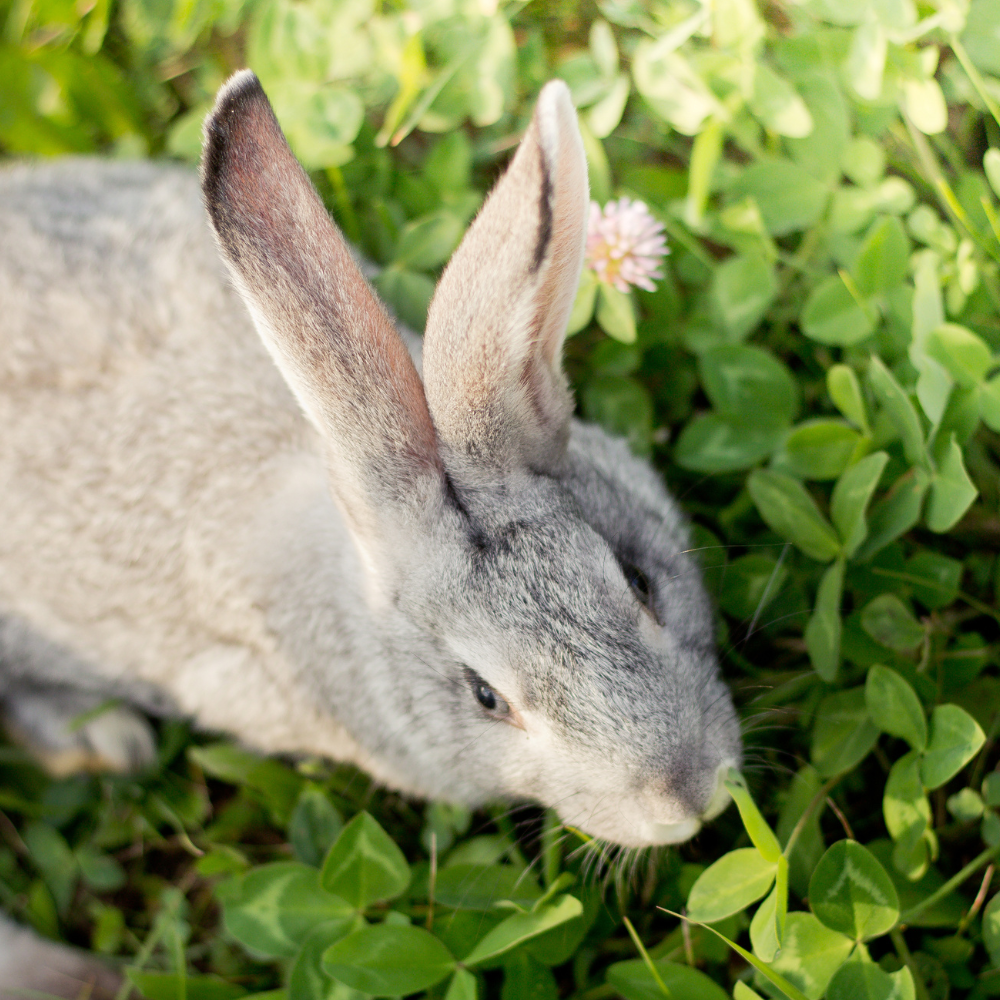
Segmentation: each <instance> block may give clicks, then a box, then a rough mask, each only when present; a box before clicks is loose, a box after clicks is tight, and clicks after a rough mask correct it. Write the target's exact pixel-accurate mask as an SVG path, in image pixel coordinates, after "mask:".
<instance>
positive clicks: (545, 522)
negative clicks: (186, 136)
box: [0, 71, 741, 994]
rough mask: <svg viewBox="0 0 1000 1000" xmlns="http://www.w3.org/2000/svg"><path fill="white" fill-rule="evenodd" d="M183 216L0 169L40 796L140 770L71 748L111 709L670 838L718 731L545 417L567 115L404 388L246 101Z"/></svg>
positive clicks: (1, 627) (690, 610) (302, 180)
mask: <svg viewBox="0 0 1000 1000" xmlns="http://www.w3.org/2000/svg"><path fill="white" fill-rule="evenodd" d="M201 188H202V193H203V197H204V205H205V206H207V209H208V218H209V222H210V226H209V225H206V222H205V212H204V207H203V205H202V199H201V197H199V191H198V184H197V179H196V178H194V177H193V176H191V175H190V174H189V173H188V172H187V171H186V170H184V169H182V168H179V167H172V166H165V165H156V164H150V163H130V164H125V163H111V162H97V161H64V162H61V163H55V164H52V165H47V166H41V165H33V166H15V167H13V168H10V169H7V170H6V171H5V172H4V173H2V174H0V232H2V233H3V239H2V242H0V301H2V302H3V311H2V314H0V387H2V392H0V425H2V427H3V434H2V435H0V482H2V483H3V484H4V487H3V493H2V495H0V693H2V697H3V701H4V707H5V712H6V717H7V720H8V725H9V728H10V730H11V731H12V732H13V733H14V734H16V735H17V736H19V737H20V738H21V739H22V740H23V741H24V742H26V743H28V744H29V745H31V746H32V747H33V748H35V749H36V750H37V752H39V753H40V754H41V756H42V757H43V758H44V759H45V760H46V761H47V763H48V765H49V767H50V768H51V769H53V770H54V771H57V772H59V771H62V772H67V771H69V770H73V769H78V768H81V767H110V768H117V769H120V770H124V769H129V768H135V767H141V766H142V765H143V764H144V763H145V762H146V761H147V760H148V759H149V758H150V757H151V755H152V753H153V743H152V740H151V737H150V733H149V729H148V725H147V724H146V723H145V721H144V720H143V718H142V716H141V715H140V714H138V713H136V712H135V711H133V709H131V708H128V707H116V708H112V709H109V710H106V711H103V712H99V713H97V714H95V715H94V716H93V717H92V718H90V720H89V721H88V722H87V723H86V724H85V725H83V726H82V727H75V728H72V727H69V725H68V724H69V723H70V722H71V720H73V719H75V718H77V717H78V716H79V715H80V713H82V712H85V711H86V710H87V709H89V708H92V707H93V706H95V705H99V704H101V703H102V702H103V701H105V700H106V699H108V698H109V697H115V698H121V699H122V700H124V701H127V702H130V703H132V704H134V705H136V706H138V707H139V708H141V709H144V710H145V711H147V712H151V713H153V714H182V715H185V716H189V717H191V718H193V719H194V720H195V721H196V723H197V724H198V725H199V726H202V727H204V728H206V729H214V730H223V731H226V732H229V733H232V734H234V735H235V736H236V737H238V738H239V739H240V740H242V741H243V742H245V743H246V744H248V745H250V746H253V747H257V748H260V749H261V750H264V751H268V752H281V753H293V754H294V753H310V754H323V755H327V756H330V757H333V758H336V759H338V760H345V761H353V762H354V763H356V764H357V765H359V766H360V767H362V768H364V769H365V770H367V771H368V772H369V773H371V774H372V775H373V776H374V777H375V778H376V779H377V780H378V781H380V782H382V783H384V784H386V785H389V786H391V787H394V788H398V789H400V790H402V791H404V792H406V793H409V794H413V795H417V796H423V797H433V798H442V799H447V800H451V801H454V802H462V803H466V804H468V805H477V804H480V803H483V802H485V801H487V800H490V799H496V798H508V799H520V800H524V799H529V800H535V801H538V802H541V803H543V804H545V805H550V806H554V807H555V808H556V809H557V810H558V812H559V815H560V816H561V818H562V819H563V821H564V822H565V823H567V824H569V825H571V826H574V827H578V828H579V829H582V830H584V831H586V832H588V833H590V834H592V835H594V836H597V837H600V838H605V839H607V840H609V841H613V842H616V843H620V844H625V845H633V846H641V845H647V844H657V843H672V842H677V841H681V840H685V839H687V838H688V837H690V836H692V835H693V834H694V833H695V832H697V830H698V829H699V827H700V825H701V823H702V821H703V820H705V819H708V818H711V817H712V816H714V815H715V814H717V813H718V812H719V811H720V810H721V809H722V808H724V806H725V804H726V803H727V801H728V796H727V794H726V792H725V789H724V788H723V786H722V781H721V777H722V775H723V774H724V773H725V770H726V769H727V768H728V767H729V766H731V765H734V764H735V765H738V762H739V760H740V753H741V751H740V735H739V725H738V721H737V718H736V715H735V712H734V709H733V706H732V702H731V700H730V697H729V694H728V691H727V690H726V688H725V686H724V684H723V683H722V681H721V679H720V678H719V675H718V668H717V663H716V658H715V653H714V649H713V641H712V637H713V622H712V614H711V610H710V606H709V602H708V600H707V598H706V596H705V592H704V590H703V588H702V584H701V581H700V576H699V572H698V569H697V568H696V565H695V563H694V562H693V560H692V558H691V556H690V555H688V554H687V551H686V550H687V549H688V548H689V542H688V535H687V531H686V528H685V526H684V524H683V521H682V517H681V515H680V513H679V511H678V509H677V507H676V506H675V504H674V503H673V502H672V500H671V499H670V498H669V496H668V495H667V493H666V492H665V491H664V489H663V486H662V484H661V482H660V480H659V478H658V477H657V476H656V474H655V473H654V472H653V471H652V470H651V468H650V467H649V466H648V465H647V464H646V463H644V462H642V461H640V460H639V459H636V458H635V457H633V456H632V455H631V454H630V453H629V452H628V450H627V448H626V446H625V445H624V443H623V442H621V441H619V440H615V439H612V438H610V437H608V436H607V435H606V434H605V433H604V432H603V431H601V430H599V429H597V428H595V427H592V426H587V425H585V424H581V423H578V422H576V421H574V420H572V419H571V413H572V409H573V406H572V399H571V395H570V393H569V391H568V388H567V383H566V379H565V377H564V375H563V372H562V369H561V363H560V355H561V348H562V341H563V337H564V332H565V328H566V325H567V320H568V316H569V312H570V309H571V306H572V303H573V299H574V294H575V290H576V285H577V280H578V276H579V273H580V268H581V265H582V260H583V249H584V242H585V237H586V220H587V207H588V188H587V168H586V161H585V158H584V153H583V146H582V143H581V140H580V135H579V131H578V127H577V123H576V114H575V111H574V109H573V106H572V103H571V101H570V97H569V92H568V90H567V88H566V87H565V85H563V84H562V83H560V82H558V81H556V82H553V83H550V84H548V85H547V86H546V87H545V88H544V89H543V90H542V92H541V95H540V97H539V100H538V105H537V108H536V111H535V115H534V118H533V120H532V122H531V125H530V127H529V129H528V132H527V134H526V136H525V138H524V140H523V142H522V143H521V146H520V148H519V149H518V151H517V153H516V155H515V156H514V159H513V161H512V163H511V165H510V167H509V169H508V170H507V172H506V174H505V175H504V176H503V178H502V179H501V180H500V181H499V183H498V184H497V186H496V187H495V189H494V190H493V192H492V194H491V195H490V197H489V198H488V200H487V202H486V204H485V206H484V208H483V209H482V211H481V212H480V214H479V216H478V217H477V218H476V220H475V221H474V222H473V224H472V226H471V228H470V229H469V232H468V233H467V235H466V237H465V239H464V240H463V242H462V244H461V246H460V247H459V249H458V250H457V251H456V252H455V254H454V256H453V258H452V260H451V262H450V263H449V265H448V267H447V268H446V270H445V272H444V274H443V276H442V278H441V280H440V282H439V284H438V287H437V291H436V293H435V296H434V299H433V302H432V304H431V307H430V312H429V316H428V322H427V332H426V335H425V337H424V341H423V358H422V378H421V375H420V374H418V368H417V364H419V363H420V362H419V359H418V361H417V362H415V361H414V360H413V358H412V357H411V354H410V352H409V351H408V350H407V348H406V346H405V345H404V342H403V340H402V339H401V337H400V334H399V333H398V331H397V330H396V328H395V327H394V325H393V323H392V321H391V320H390V319H389V318H388V316H387V315H386V313H385V311H384V310H383V308H382V307H381V305H380V304H379V303H378V301H377V300H376V298H375V296H374V295H373V293H372V292H371V290H370V288H369V287H368V285H367V284H366V282H365V280H364V278H363V277H362V275H361V273H360V271H359V269H358V266H357V265H356V263H355V261H354V259H353V257H352V255H351V252H350V250H349V249H348V247H347V245H346V244H345V242H344V240H343V238H342V237H341V235H340V234H339V232H338V231H337V229H336V227H335V226H334V225H333V224H332V222H331V221H330V219H329V217H328V216H327V214H326V212H325V210H324V208H323V206H322V203H321V202H320V199H319V197H318V196H317V194H316V192H315V190H314V189H313V187H312V185H311V184H310V182H309V180H308V178H307V176H306V174H305V173H304V172H303V170H302V168H301V167H300V166H299V164H298V163H297V162H296V161H295V159H294V157H293V156H292V154H291V152H290V151H289V149H288V146H287V144H286V143H285V140H284V137H283V136H282V133H281V130H280V128H279V126H278V123H277V121H276V120H275V118H274V115H273V112H272V110H271V107H270V105H269V103H268V101H267V98H266V97H265V95H264V93H263V91H262V90H261V87H260V84H259V83H258V81H257V79H256V77H255V76H254V75H253V74H252V73H250V72H248V71H244V72H241V73H238V74H237V75H236V76H234V77H233V78H232V79H231V80H230V81H229V82H228V83H227V84H226V85H225V86H224V87H223V89H222V90H221V91H220V93H219V96H218V99H217V102H216V105H215V108H214V110H213V111H212V113H211V114H210V115H209V117H208V119H207V120H206V124H205V152H204V157H203V163H202V173H201ZM213 231H214V239H213V235H212V232H213ZM220 253H221V258H222V261H224V264H225V267H223V265H222V264H221V263H220V261H219V257H220ZM227 270H228V275H227V273H226V272H227ZM240 300H242V301H240ZM248 312H249V317H248V315H247V313H248ZM251 319H252V323H251V322H250V320H251ZM253 327H256V334H255V333H254V329H253ZM18 933H20V932H15V931H14V930H12V929H11V930H9V932H8V934H7V936H8V937H12V936H16V934H18ZM5 947H6V946H5V945H4V938H3V936H2V935H0V969H2V968H3V965H2V962H3V959H4V950H5ZM8 951H9V949H8ZM63 957H64V958H65V956H63ZM8 958H9V954H8ZM32 964H33V965H34V966H36V967H37V966H38V962H33V963H32ZM8 974H9V975H13V973H8ZM0 994H2V990H0Z"/></svg>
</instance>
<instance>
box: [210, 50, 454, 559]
mask: <svg viewBox="0 0 1000 1000" xmlns="http://www.w3.org/2000/svg"><path fill="white" fill-rule="evenodd" d="M204 131H205V144H204V152H203V157H202V187H203V191H204V196H205V203H206V207H207V209H208V214H209V218H210V220H211V223H212V227H213V229H214V231H215V234H216V237H217V240H218V244H219V247H220V250H221V252H222V256H223V259H224V260H225V262H226V264H227V265H228V268H229V270H230V272H231V274H232V276H233V279H234V281H235V284H236V286H237V287H238V289H239V291H240V293H241V295H242V297H243V299H244V301H245V302H246V304H247V306H248V308H249V310H250V313H251V316H252V317H253V320H254V323H255V325H256V327H257V330H258V332H259V333H260V336H261V338H262V339H263V341H264V344H265V345H266V346H267V348H268V350H269V352H270V353H271V355H272V357H273V358H274V360H275V362H276V363H277V365H278V368H279V369H280V370H281V372H282V374H283V375H284V377H285V380H286V381H287V382H288V384H289V386H290V387H291V389H292V391H293V392H294V393H295V395H296V397H297V398H298V400H299V402H300V404H301V405H302V408H303V410H304V411H305V413H306V415H307V416H308V417H309V419H310V420H311V421H312V423H313V424H315V426H316V427H317V428H318V429H319V431H320V433H321V434H322V436H323V440H324V442H325V447H326V452H327V456H328V462H329V466H330V473H331V475H330V479H331V487H332V491H333V494H334V498H335V499H336V501H337V503H338V505H339V506H340V508H341V510H342V511H343V513H344V515H345V518H346V520H347V523H348V525H349V526H350V527H351V529H352V531H353V532H354V534H355V537H356V540H357V541H358V542H359V544H360V546H361V548H362V554H363V556H365V557H366V562H368V563H369V564H370V565H374V564H375V563H377V562H378V555H377V552H376V550H377V548H378V546H379V544H380V542H379V540H380V539H385V540H386V541H387V539H386V535H389V534H391V532H390V530H389V529H390V526H394V525H397V524H400V523H406V522H407V521H408V520H410V519H411V518H412V517H413V516H414V514H415V513H416V514H419V512H420V511H421V510H422V509H423V508H426V507H427V506H428V505H433V504H435V503H436V502H437V498H438V497H439V496H440V494H441V493H442V490H443V482H444V474H443V469H442V465H441V461H440V457H439V454H438V448H437V441H436V437H435V432H434V425H433V423H432V421H431V418H430V413H429V411H428V407H427V401H426V399H425V397H424V392H423V386H422V384H421V381H420V377H419V375H418V374H417V371H416V369H415V367H414V365H413V361H412V359H411V358H410V355H409V353H408V352H407V350H406V347H405V345H404V344H403V342H402V340H401V339H400V336H399V334H398V332H397V331H396V329H395V326H394V325H393V323H392V322H391V320H390V319H389V317H388V316H387V315H386V313H385V311H384V310H383V308H382V307H381V305H380V304H379V302H378V300H377V299H376V297H375V295H374V294H373V293H372V291H371V289H370V288H369V287H368V284H367V282H366V281H365V279H364V277H363V276H362V275H361V272H360V271H359V269H358V267H357V265H356V264H355V262H354V260H353V258H352V256H351V253H350V250H349V249H348V247H347V244H346V242H345V241H344V239H343V237H342V236H341V234H340V232H339V231H338V229H337V228H336V226H335V225H334V224H333V222H332V221H331V220H330V217H329V216H328V214H327V212H326V209H325V208H324V206H323V203H322V201H321V200H320V198H319V195H318V194H317V193H316V190H315V188H314V187H313V186H312V184H311V182H310V181H309V178H308V177H307V176H306V173H305V171H304V170H303V169H302V167H301V166H300V165H299V163H298V161H297V160H296V159H295V157H294V156H293V154H292V152H291V150H290V149H289V148H288V144H287V142H286V141H285V137H284V135H283V134H282V132H281V128H280V127H279V125H278V122H277V120H276V119H275V116H274V112H273V111H272V109H271V105H270V103H269V102H268V100H267V97H266V96H265V94H264V91H263V90H262V89H261V86H260V82H259V81H258V80H257V77H256V76H255V75H254V74H253V73H251V72H250V71H248V70H244V71H242V72H240V73H237V74H236V75H235V76H234V77H232V78H231V79H230V80H229V82H228V83H227V84H226V85H225V86H224V87H223V88H222V90H221V91H220V92H219V95H218V97H217V99H216V103H215V107H214V108H213V110H212V112H211V113H210V114H209V116H208V118H207V119H206V121H205V129H204Z"/></svg>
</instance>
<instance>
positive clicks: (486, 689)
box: [465, 667, 510, 719]
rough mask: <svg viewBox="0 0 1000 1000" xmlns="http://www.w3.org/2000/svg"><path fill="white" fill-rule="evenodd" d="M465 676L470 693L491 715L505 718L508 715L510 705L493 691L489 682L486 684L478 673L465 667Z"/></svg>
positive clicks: (496, 717)
mask: <svg viewBox="0 0 1000 1000" xmlns="http://www.w3.org/2000/svg"><path fill="white" fill-rule="evenodd" d="M465 677H466V680H467V681H468V682H469V687H471V688H472V693H473V694H474V695H475V697H476V701H478V702H479V704H480V705H482V706H483V708H484V709H485V710H486V711H487V712H488V713H489V714H490V715H492V716H493V718H495V719H505V718H507V716H508V715H510V705H508V704H507V702H506V701H504V699H503V698H502V697H501V696H500V695H499V694H497V693H496V691H494V690H493V688H491V687H490V686H489V684H487V683H486V681H484V680H483V679H482V677H480V676H479V674H477V673H476V672H475V670H470V669H469V668H468V667H466V668H465Z"/></svg>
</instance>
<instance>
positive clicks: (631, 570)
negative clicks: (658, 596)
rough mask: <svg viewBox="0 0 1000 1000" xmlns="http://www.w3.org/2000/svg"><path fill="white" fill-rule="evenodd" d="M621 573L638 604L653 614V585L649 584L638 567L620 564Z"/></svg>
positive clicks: (625, 563) (624, 563)
mask: <svg viewBox="0 0 1000 1000" xmlns="http://www.w3.org/2000/svg"><path fill="white" fill-rule="evenodd" d="M622 572H623V573H624V574H625V579H626V580H627V581H628V585H629V587H630V588H631V590H632V593H633V594H635V596H636V597H637V598H638V599H639V603H640V604H641V605H642V606H643V607H644V608H645V609H646V610H647V611H649V612H650V613H652V612H653V585H652V584H651V583H650V582H649V577H648V576H646V574H645V573H643V571H642V570H641V569H639V567H638V566H633V565H632V564H631V563H627V562H623V563H622Z"/></svg>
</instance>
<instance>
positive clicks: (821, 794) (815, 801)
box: [781, 771, 847, 858]
mask: <svg viewBox="0 0 1000 1000" xmlns="http://www.w3.org/2000/svg"><path fill="white" fill-rule="evenodd" d="M846 773H847V772H846V771H845V772H843V773H842V774H835V775H834V776H833V777H832V778H830V779H829V780H828V781H827V782H826V784H824V785H823V786H822V788H820V790H819V791H818V792H817V793H816V794H815V795H814V796H813V798H812V801H811V802H810V803H809V805H807V806H806V808H805V810H804V811H803V813H802V815H801V816H800V817H799V821H798V822H797V823H796V824H795V826H794V827H793V828H792V832H791V834H790V835H789V837H788V843H787V844H785V849H784V850H783V851H782V852H781V853H782V854H784V856H785V857H786V858H790V857H791V856H792V851H793V850H794V849H795V842H796V841H797V840H798V839H799V836H800V835H801V833H802V831H803V830H804V829H805V828H806V823H808V822H809V819H810V817H811V816H812V814H813V813H814V812H815V811H816V809H817V808H818V807H819V805H820V804H821V803H823V802H826V800H827V797H828V796H829V794H830V792H831V791H832V790H833V788H834V787H835V786H836V785H837V783H838V782H839V781H840V780H841V778H843V777H844V775H845V774H846Z"/></svg>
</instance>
